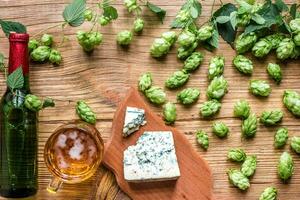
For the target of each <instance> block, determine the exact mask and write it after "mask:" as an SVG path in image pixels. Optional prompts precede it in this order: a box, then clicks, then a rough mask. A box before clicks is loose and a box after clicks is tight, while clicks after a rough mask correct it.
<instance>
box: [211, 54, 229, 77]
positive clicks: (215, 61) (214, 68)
mask: <svg viewBox="0 0 300 200" xmlns="http://www.w3.org/2000/svg"><path fill="white" fill-rule="evenodd" d="M224 65H225V58H224V57H223V56H216V57H213V58H211V59H210V62H209V66H208V78H209V80H212V79H213V78H215V77H218V76H221V75H222V74H223V72H224Z"/></svg>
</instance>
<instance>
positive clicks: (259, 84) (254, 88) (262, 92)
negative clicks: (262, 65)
mask: <svg viewBox="0 0 300 200" xmlns="http://www.w3.org/2000/svg"><path fill="white" fill-rule="evenodd" d="M249 89H250V92H251V93H252V94H254V95H256V96H262V97H267V96H269V95H270V93H271V87H270V85H269V84H268V83H267V82H266V81H262V80H251V81H250V88H249Z"/></svg>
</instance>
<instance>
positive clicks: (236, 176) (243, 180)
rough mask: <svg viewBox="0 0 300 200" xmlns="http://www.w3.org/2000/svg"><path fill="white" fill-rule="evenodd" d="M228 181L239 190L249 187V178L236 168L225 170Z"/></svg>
mask: <svg viewBox="0 0 300 200" xmlns="http://www.w3.org/2000/svg"><path fill="white" fill-rule="evenodd" d="M227 175H228V179H229V182H230V183H231V184H232V185H234V186H235V187H237V188H239V189H240V190H247V189H248V188H249V187H250V183H249V179H248V178H247V177H246V176H245V175H244V174H243V173H242V172H240V171H239V170H237V169H229V170H228V172H227Z"/></svg>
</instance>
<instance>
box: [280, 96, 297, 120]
mask: <svg viewBox="0 0 300 200" xmlns="http://www.w3.org/2000/svg"><path fill="white" fill-rule="evenodd" d="M283 104H284V105H285V107H286V108H287V109H288V110H289V111H290V112H291V113H292V114H293V115H295V116H297V117H300V95H299V93H297V92H296V91H293V90H285V91H284V95H283Z"/></svg>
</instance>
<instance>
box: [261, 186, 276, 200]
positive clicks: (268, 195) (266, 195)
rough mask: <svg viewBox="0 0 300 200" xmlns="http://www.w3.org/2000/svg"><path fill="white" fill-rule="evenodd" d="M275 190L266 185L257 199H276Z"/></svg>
mask: <svg viewBox="0 0 300 200" xmlns="http://www.w3.org/2000/svg"><path fill="white" fill-rule="evenodd" d="M276 199H277V190H276V188H274V187H267V188H266V189H265V190H264V191H263V192H262V193H261V195H260V197H259V200H276Z"/></svg>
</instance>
